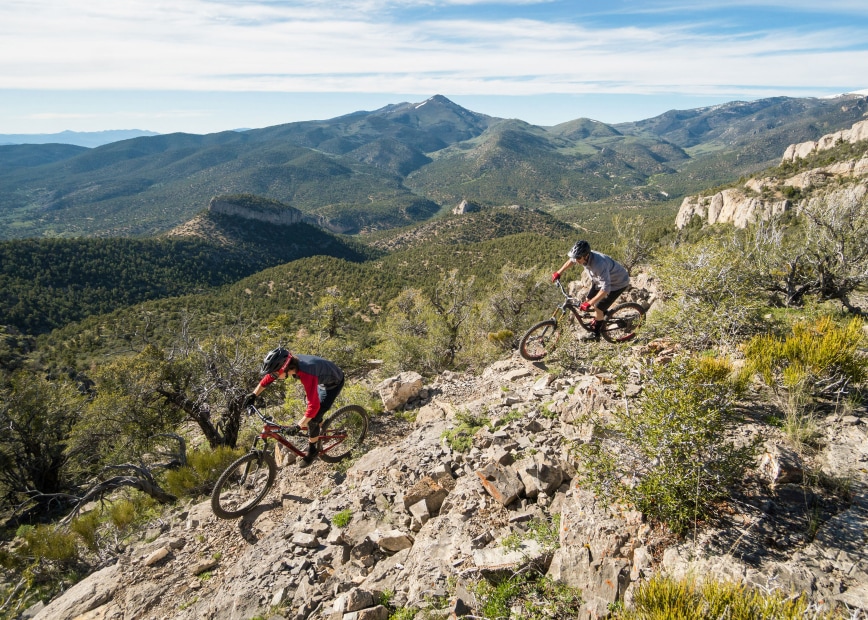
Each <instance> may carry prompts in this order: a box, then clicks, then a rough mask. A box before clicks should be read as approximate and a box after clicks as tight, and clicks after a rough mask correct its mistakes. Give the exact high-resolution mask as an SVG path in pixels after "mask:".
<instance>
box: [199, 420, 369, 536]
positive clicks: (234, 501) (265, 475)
mask: <svg viewBox="0 0 868 620" xmlns="http://www.w3.org/2000/svg"><path fill="white" fill-rule="evenodd" d="M247 414H248V415H251V414H255V415H257V416H259V419H260V420H262V424H263V426H262V431H261V432H260V433H259V436H258V437H257V438H256V439H255V440H254V441H253V446H252V447H251V449H250V452H248V453H247V454H245V455H244V456H242V457H240V458H239V459H238V460H236V461H235V462H234V463H232V464H231V465H229V467H227V468H226V470H225V471H224V472H223V473H222V474H220V477H219V478H218V479H217V483H216V484H215V485H214V490H213V491H212V492H211V510H213V511H214V514H215V515H217V516H218V517H220V518H221V519H235V518H237V517H241V516H243V515H246V514H247V513H249V512H250V511H251V510H253V509H254V508H255V507H256V505H257V504H259V502H261V501H262V498H263V497H265V495H266V493H268V491H269V489H271V486H272V485H273V484H274V478H275V476H276V474H277V462H276V461H275V459H274V454H273V452H272V450H271V449H270V447H271V446H270V445H269V443H268V440H269V439H274V440H275V441H276V442H277V443H279V444H280V445H281V446H283V447H284V448H286V449H287V450H289V451H290V452H292V453H294V454H295V455H296V456H298V457H300V458H303V457H304V456H305V455H306V454H307V447H308V435H307V431H303V430H301V429H300V428H299V427H298V426H296V425H295V424H293V425H292V426H282V425H281V424H278V423H277V422H275V421H274V418H272V417H271V416H268V415H265V414H263V413H262V412H261V411H259V409H257V408H256V407H255V406H253V405H250V407H248V409H247ZM367 432H368V414H367V412H365V410H364V408H362V407H360V406H359V405H346V406H345V407H341V408H340V409H338V410H337V411H335V412H334V413H333V414H332V415H330V416H329V417H328V418H327V419H326V420H325V421H324V422H323V423H322V428H321V430H320V436H319V439H318V440H317V443H318V445H319V453H318V456H319V458H321V459H322V460H323V461H325V462H326V463H337V462H338V461H340V460H341V459H344V458H346V457H347V456H349V455H350V453H351V452H352V451H353V449H354V448H356V447H357V446H359V445H360V444H361V443H362V441H363V440H364V438H365V435H366V434H367Z"/></svg>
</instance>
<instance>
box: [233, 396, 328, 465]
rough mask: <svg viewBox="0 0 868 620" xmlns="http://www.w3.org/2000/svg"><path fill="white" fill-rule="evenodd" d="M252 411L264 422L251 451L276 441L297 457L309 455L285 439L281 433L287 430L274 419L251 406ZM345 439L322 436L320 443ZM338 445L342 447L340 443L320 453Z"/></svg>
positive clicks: (322, 451)
mask: <svg viewBox="0 0 868 620" xmlns="http://www.w3.org/2000/svg"><path fill="white" fill-rule="evenodd" d="M250 409H251V410H253V411H254V412H255V413H256V415H258V416H259V418H260V419H261V420H262V424H263V426H262V431H261V432H260V433H259V435H258V436H257V437H256V439H254V440H253V446H252V447H251V448H250V449H251V451H254V450H256V446H257V444H258V443H259V442H260V441H261V442H262V447H263V449H265V448H266V447H267V446H268V440H269V439H274V440H275V441H276V442H277V443H279V444H280V445H282V446H283V447H284V448H286V449H287V450H289V451H290V452H293V453H294V454H295V455H296V456H300V457H305V456H307V454H306V453H305V452H302V451H301V450H299V449H298V448H296V447H295V446H294V445H293V444H292V443H291V442H290V441H288V440H287V439H285V438H284V436H283V435H282V434H281V431H283V429H284V428H285V427H284V426H282V425H280V424H277V423H276V422H275V421H274V420H273V419H272V418H269V417H267V416H265V415H264V414H263V413H262V412H261V411H259V409H257V408H256V407H254V406H252V405H251V406H250ZM344 437H345V435H341V434H336V435H320V436H319V441H322V440H324V439H342V438H344ZM338 445H340V443H335V444H334V445H331V446H329V447H328V448H324V449H322V450H320V452H321V453H325V452H328V451H329V450H331V449H332V448H334V447H336V446H338Z"/></svg>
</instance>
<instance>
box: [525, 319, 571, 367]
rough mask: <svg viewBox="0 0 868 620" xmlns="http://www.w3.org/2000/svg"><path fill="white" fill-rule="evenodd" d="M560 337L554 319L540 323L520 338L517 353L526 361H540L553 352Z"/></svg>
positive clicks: (559, 331)
mask: <svg viewBox="0 0 868 620" xmlns="http://www.w3.org/2000/svg"><path fill="white" fill-rule="evenodd" d="M560 336H561V330H560V329H558V322H557V321H555V320H554V319H548V320H546V321H540V322H539V323H537V324H536V325H534V326H533V327H531V328H530V329H529V330H527V331H526V332H525V333H524V336H522V337H521V342H520V343H519V345H518V352H519V353H520V354H521V356H522V357H523V358H524V359H526V360H528V361H531V362H535V361H537V360H541V359H542V358H544V357H545V356H546V355H548V354H549V353H551V352H552V351H554V349H555V347H556V346H557V344H558V340H559V339H560Z"/></svg>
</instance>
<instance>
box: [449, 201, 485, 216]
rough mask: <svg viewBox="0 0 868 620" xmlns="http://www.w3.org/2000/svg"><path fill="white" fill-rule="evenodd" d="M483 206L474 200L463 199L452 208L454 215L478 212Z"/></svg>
mask: <svg viewBox="0 0 868 620" xmlns="http://www.w3.org/2000/svg"><path fill="white" fill-rule="evenodd" d="M481 210H482V207H480V206H479V205H478V204H476V203H473V202H468V201H467V200H462V201H461V202H460V203H458V206H457V207H455V208H454V209H452V214H453V215H463V214H465V213H476V212H477V211H481Z"/></svg>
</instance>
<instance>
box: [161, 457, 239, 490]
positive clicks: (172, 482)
mask: <svg viewBox="0 0 868 620" xmlns="http://www.w3.org/2000/svg"><path fill="white" fill-rule="evenodd" d="M243 453H244V450H243V449H242V448H230V447H229V446H218V447H217V448H216V449H214V450H209V449H207V448H206V449H204V450H191V451H190V452H188V453H187V464H186V465H184V466H183V467H179V468H177V469H170V470H169V471H167V472H166V474H165V479H166V490H167V491H168V492H169V493H171V494H172V495H174V496H175V497H182V496H184V495H199V494H201V493H204V492H206V491H208V490H209V488H210V486H211V485H212V484H213V483H214V482H216V481H217V478H219V477H220V474H222V473H223V470H225V469H226V468H227V467H228V466H229V464H230V463H232V462H233V461H234V460H235V459H237V458H238V457H239V456H241V455H242V454H243Z"/></svg>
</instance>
